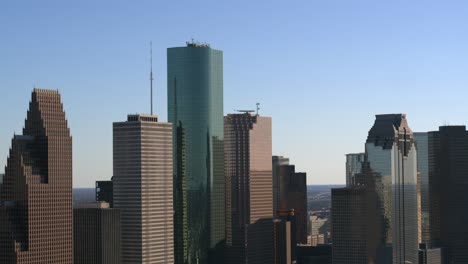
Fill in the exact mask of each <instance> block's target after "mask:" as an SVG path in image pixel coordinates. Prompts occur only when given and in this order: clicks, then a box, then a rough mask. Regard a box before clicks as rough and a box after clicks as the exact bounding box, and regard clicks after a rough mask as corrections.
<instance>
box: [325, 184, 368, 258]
mask: <svg viewBox="0 0 468 264" xmlns="http://www.w3.org/2000/svg"><path fill="white" fill-rule="evenodd" d="M367 199H368V197H367V193H366V189H365V187H364V186H356V187H347V188H337V189H332V210H331V218H332V241H333V244H332V248H333V264H362V263H371V262H370V261H369V258H368V250H369V249H368V247H367V238H368V228H369V223H368V221H367V219H368V218H367V215H368V210H367V206H368V203H367Z"/></svg>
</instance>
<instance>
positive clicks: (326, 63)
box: [0, 0, 468, 187]
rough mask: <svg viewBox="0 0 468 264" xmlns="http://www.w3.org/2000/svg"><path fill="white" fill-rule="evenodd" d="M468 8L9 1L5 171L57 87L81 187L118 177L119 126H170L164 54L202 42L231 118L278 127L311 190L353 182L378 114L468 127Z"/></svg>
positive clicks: (3, 53) (3, 12)
mask: <svg viewBox="0 0 468 264" xmlns="http://www.w3.org/2000/svg"><path fill="white" fill-rule="evenodd" d="M467 13H468V2H466V1H463V0H454V1H445V2H440V1H423V0H417V1H411V2H408V1H403V0H397V1H392V2H391V3H390V2H388V3H383V2H376V1H372V0H356V1H338V0H331V1H316V0H314V1H305V0H304V1H287V2H286V1H254V2H252V1H245V0H242V1H236V2H223V3H221V2H220V1H214V0H210V1H196V2H193V1H180V2H176V3H175V2H171V1H167V2H165V3H159V1H158V2H155V1H149V0H144V1H139V2H138V3H137V4H135V3H129V2H126V1H99V2H96V1H90V0H85V1H79V2H73V3H71V2H61V1H52V0H46V1H40V2H37V1H7V2H4V3H2V4H0V30H1V32H2V41H1V42H0V57H1V58H2V59H1V60H0V71H1V72H2V74H0V91H1V93H0V95H1V96H0V99H1V101H0V115H1V118H0V120H1V121H2V126H1V129H0V166H1V167H2V168H1V169H0V173H2V172H3V170H4V166H5V164H6V160H7V156H8V152H9V149H10V147H11V139H12V136H13V134H14V133H15V132H16V133H17V134H20V133H21V130H22V127H23V125H24V120H25V118H26V111H27V109H28V104H29V100H30V96H31V91H32V89H33V87H39V88H49V89H59V90H60V92H61V95H62V101H63V103H64V109H65V112H66V114H67V118H68V121H69V126H70V129H71V134H72V136H73V154H74V160H73V162H74V164H73V165H74V168H73V169H74V175H73V176H74V187H91V186H94V182H95V181H96V180H105V179H110V177H111V176H112V122H116V121H123V120H125V119H126V116H127V114H129V113H148V112H149V108H150V106H149V101H150V100H149V42H150V41H152V42H153V70H154V74H155V82H154V85H155V97H154V98H155V113H156V114H158V115H159V116H160V118H161V120H163V121H166V120H167V102H166V93H167V92H166V89H167V87H166V74H167V73H166V49H167V48H169V47H176V46H184V45H185V41H188V40H190V39H191V38H194V39H195V40H198V41H200V42H208V43H210V44H211V46H212V47H213V48H216V49H220V50H222V51H223V52H224V112H225V113H226V114H227V113H231V112H233V110H234V109H246V108H247V109H249V108H251V109H254V108H255V103H256V102H260V103H261V105H260V107H261V110H260V114H261V115H265V116H271V117H272V119H273V153H274V154H275V155H283V156H287V157H289V158H290V160H291V163H292V164H295V165H296V167H297V171H305V172H307V175H308V184H342V183H344V182H345V178H344V177H345V176H344V175H345V172H344V170H345V166H344V162H345V154H346V153H352V152H362V151H364V143H365V140H366V137H367V132H368V130H369V129H370V127H371V126H372V124H373V122H374V119H375V117H374V116H375V114H385V113H405V114H407V118H408V123H409V126H410V127H411V129H412V130H413V131H415V132H417V131H432V130H437V128H438V126H439V125H444V124H451V125H455V124H466V123H468V122H467V121H468V115H467V114H466V113H468V107H467V106H466V98H468V89H467V88H468V74H466V72H467V70H466V69H467V68H468V49H467V48H466V47H468V27H466V25H467V24H468V16H466V14H467Z"/></svg>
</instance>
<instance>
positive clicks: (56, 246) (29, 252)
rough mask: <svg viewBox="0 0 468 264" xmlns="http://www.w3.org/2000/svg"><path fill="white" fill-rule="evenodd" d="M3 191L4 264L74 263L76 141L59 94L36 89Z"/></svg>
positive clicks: (0, 258) (0, 240)
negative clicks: (74, 151)
mask: <svg viewBox="0 0 468 264" xmlns="http://www.w3.org/2000/svg"><path fill="white" fill-rule="evenodd" d="M0 189H1V192H0V193H1V196H0V263H2V264H13V263H18V264H19V263H21V264H30V263H31V264H32V263H57V264H69V263H73V224H72V223H73V211H72V138H71V136H70V130H69V128H68V122H67V119H66V118H65V112H64V111H63V105H62V102H61V100H60V94H59V93H58V92H57V91H52V90H43V89H34V91H33V93H32V99H31V102H30V103H29V110H28V113H27V118H26V121H25V125H24V128H23V135H15V136H14V138H13V140H12V147H11V149H10V155H9V157H8V161H7V166H6V168H5V177H4V179H3V183H2V185H0Z"/></svg>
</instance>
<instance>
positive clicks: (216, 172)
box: [167, 43, 225, 264]
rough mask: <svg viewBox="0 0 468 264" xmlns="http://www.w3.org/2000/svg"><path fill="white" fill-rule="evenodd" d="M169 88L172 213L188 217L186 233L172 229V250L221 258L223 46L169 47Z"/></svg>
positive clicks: (194, 258) (204, 259)
mask: <svg viewBox="0 0 468 264" xmlns="http://www.w3.org/2000/svg"><path fill="white" fill-rule="evenodd" d="M167 94H168V121H169V122H170V123H172V124H173V126H174V129H173V138H174V139H177V140H174V143H173V147H174V151H173V153H174V158H173V160H174V183H175V185H174V204H175V208H174V209H175V219H176V221H179V222H180V221H186V223H187V224H186V226H187V238H185V235H184V232H178V233H176V234H175V238H174V239H175V241H174V242H175V244H174V245H175V251H176V252H178V253H177V254H179V255H180V254H183V255H185V253H183V252H184V250H185V249H186V252H187V253H186V255H187V261H188V263H190V264H192V263H193V264H195V263H200V264H204V263H208V261H209V259H210V258H214V259H213V261H214V262H215V263H216V262H217V263H220V262H219V260H218V261H217V260H216V258H215V256H216V255H217V253H218V252H219V250H217V249H218V248H219V247H220V246H221V245H222V244H223V242H224V240H225V214H224V212H225V211H224V206H225V204H224V200H225V198H224V189H225V183H224V151H223V146H224V143H223V140H224V133H223V53H222V51H220V50H215V49H211V48H210V47H209V46H208V45H199V44H194V43H188V44H187V46H186V47H178V48H169V49H168V50H167ZM182 138H183V143H182V141H181V140H182ZM181 148H182V149H181ZM180 155H184V157H183V158H182V157H180ZM182 162H184V163H185V164H181V163H182ZM184 186H185V190H183V189H182V190H181V188H184ZM181 200H182V201H181ZM185 219H186V220H185ZM182 226H183V225H182ZM181 252H182V253H181ZM209 252H210V253H212V254H209ZM181 258H182V259H183V257H180V256H176V258H175V259H176V260H180V259H181ZM184 262H185V261H184ZM178 263H181V262H178Z"/></svg>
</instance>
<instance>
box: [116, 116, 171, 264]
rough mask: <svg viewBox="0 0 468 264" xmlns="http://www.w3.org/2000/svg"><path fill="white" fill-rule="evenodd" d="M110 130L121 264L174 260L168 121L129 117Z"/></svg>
mask: <svg viewBox="0 0 468 264" xmlns="http://www.w3.org/2000/svg"><path fill="white" fill-rule="evenodd" d="M113 130H114V177H113V182H114V186H113V187H114V207H115V208H118V209H120V210H121V215H122V259H123V262H124V263H148V264H149V263H151V264H154V263H164V264H167V263H173V262H174V240H173V235H174V227H173V224H174V223H173V200H172V199H173V197H172V180H173V178H172V169H173V168H172V125H171V124H169V123H162V122H158V117H157V116H152V115H129V116H128V119H127V121H126V122H116V123H114V125H113Z"/></svg>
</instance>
